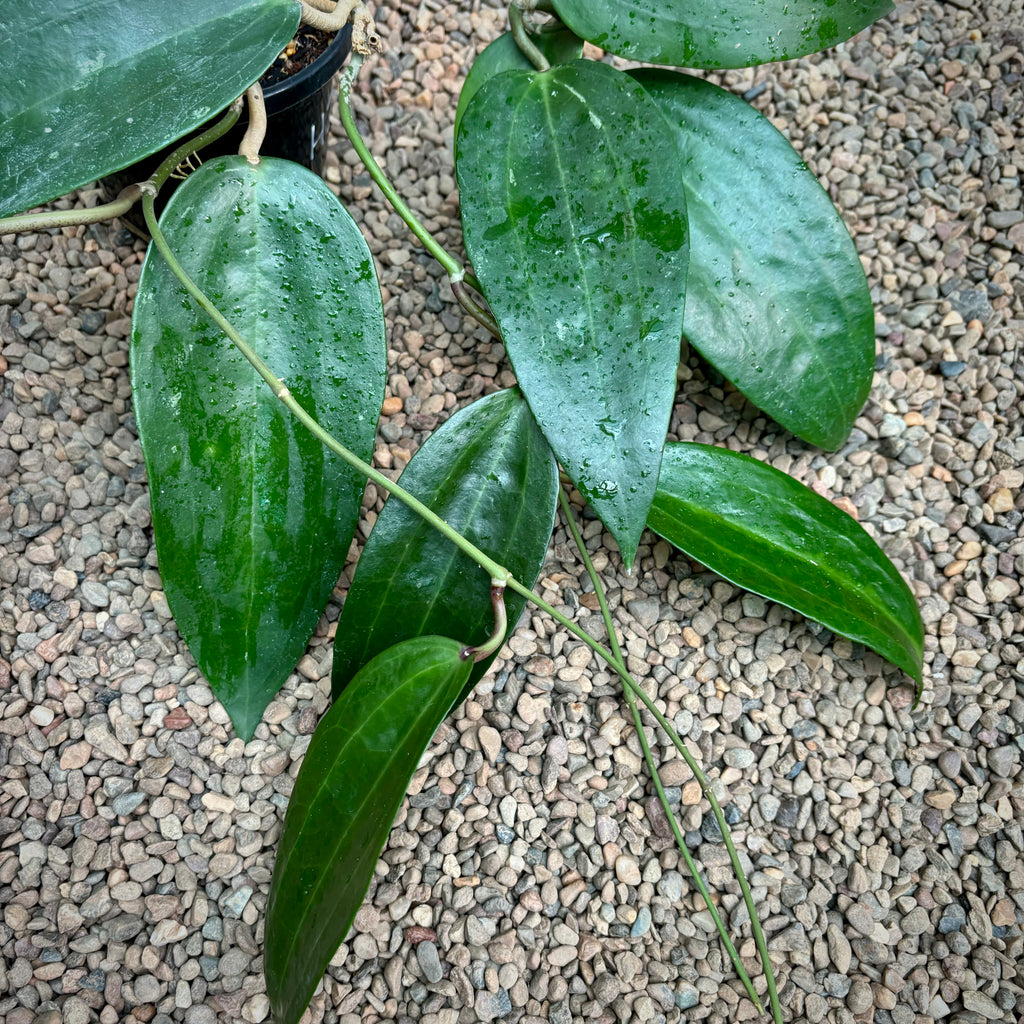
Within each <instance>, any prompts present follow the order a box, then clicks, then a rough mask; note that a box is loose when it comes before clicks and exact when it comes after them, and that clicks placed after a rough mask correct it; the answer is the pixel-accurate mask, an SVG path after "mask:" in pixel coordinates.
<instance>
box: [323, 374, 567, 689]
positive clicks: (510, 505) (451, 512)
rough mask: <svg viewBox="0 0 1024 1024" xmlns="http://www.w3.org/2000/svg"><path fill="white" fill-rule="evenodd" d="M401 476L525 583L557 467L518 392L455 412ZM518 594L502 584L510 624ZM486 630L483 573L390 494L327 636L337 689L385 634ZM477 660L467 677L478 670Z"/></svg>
mask: <svg viewBox="0 0 1024 1024" xmlns="http://www.w3.org/2000/svg"><path fill="white" fill-rule="evenodd" d="M402 486H403V487H405V488H406V489H407V490H409V491H411V492H412V493H413V494H414V495H415V496H416V497H417V498H419V499H420V501H422V502H424V503H425V504H426V505H428V506H429V507H430V508H431V510H432V511H434V512H436V513H437V514H438V515H439V516H440V517H441V518H442V519H443V520H444V521H445V522H446V523H448V525H449V526H452V527H454V528H455V529H456V530H458V531H459V533H461V534H462V536H463V537H465V538H466V539H467V540H470V541H472V542H473V543H474V544H475V545H476V546H477V547H479V548H480V549H481V550H482V551H483V552H484V553H485V554H487V555H489V556H490V557H491V558H493V559H494V560H495V561H497V562H498V563H499V564H501V565H504V566H505V568H506V569H508V570H509V571H510V572H511V573H512V575H513V576H515V578H516V579H518V580H519V581H520V582H522V583H524V584H525V585H526V586H528V587H532V586H533V584H534V582H535V581H536V579H537V576H538V574H539V573H540V569H541V566H542V565H543V563H544V555H545V553H546V552H547V548H548V541H549V540H550V539H551V531H552V529H553V528H554V522H555V510H556V507H557V504H558V467H557V466H556V464H555V458H554V455H553V454H552V452H551V448H550V446H549V445H548V443H547V441H545V440H544V437H543V435H542V434H541V432H540V430H539V429H538V428H537V424H536V423H535V422H534V419H533V416H532V415H531V414H530V410H529V408H528V407H527V405H526V402H525V401H524V400H523V397H522V395H521V394H520V393H519V392H518V391H514V390H508V391H499V392H497V393H496V394H493V395H489V396H488V397H487V398H482V399H480V400H479V401H477V402H474V403H473V404H472V405H470V406H467V408H465V409H462V410H461V411H459V412H457V413H456V414H455V415H454V416H452V418H451V419H450V420H448V422H447V423H445V424H444V426H442V427H441V428H440V429H439V430H438V431H436V432H435V433H434V434H432V435H431V436H430V437H429V438H428V439H427V441H426V442H425V443H424V445H423V447H422V448H420V450H419V451H418V452H417V453H416V455H415V456H414V457H413V459H412V461H411V462H410V463H409V465H408V467H407V468H406V469H405V471H404V472H403V473H402ZM525 604H526V600H525V598H523V597H520V596H519V595H518V594H514V593H513V592H512V591H510V590H506V592H505V608H506V611H507V612H508V620H509V625H510V627H514V626H515V623H516V621H517V620H518V618H519V616H520V615H521V614H522V611H523V608H524V606H525ZM493 629H494V614H493V610H492V608H491V599H490V583H489V582H488V579H487V576H486V575H485V574H484V573H483V571H482V570H481V569H480V568H479V566H477V565H476V563H475V562H473V561H472V560H471V559H470V558H468V557H467V556H466V555H464V554H462V552H460V551H459V550H458V549H457V548H456V547H455V546H454V545H453V544H452V543H451V542H450V541H448V540H446V539H445V538H444V537H442V536H441V534H439V533H438V532H437V531H436V530H435V529H434V528H433V527H431V526H429V525H427V524H426V523H425V522H424V521H423V520H422V519H420V517H419V516H417V515H416V514H415V513H413V512H410V511H409V509H408V508H407V507H406V506H405V505H403V504H402V503H401V502H400V501H398V500H395V499H390V500H389V501H388V502H387V504H386V505H385V506H384V509H383V511H382V512H381V514H380V515H379V516H378V517H377V522H376V523H375V524H374V527H373V532H372V533H371V534H370V538H369V540H367V542H366V546H365V547H364V548H363V552H362V554H361V555H360V556H359V565H358V567H357V569H356V575H355V578H354V579H353V581H352V586H351V588H350V590H349V592H348V596H347V597H346V599H345V606H344V608H343V609H342V613H341V618H340V619H339V621H338V629H337V634H336V636H335V641H334V676H333V689H334V695H335V697H337V696H338V695H339V694H340V693H341V691H342V690H343V689H344V687H345V686H346V684H347V683H348V681H349V680H350V679H351V678H352V676H353V675H355V673H356V672H357V671H358V670H359V669H360V668H361V667H362V666H363V665H365V664H366V662H368V661H369V660H370V659H371V658H373V657H374V656H375V655H376V654H378V653H379V652H380V651H383V650H385V649H386V648H388V647H390V646H391V645H392V644H396V643H398V642H399V641H401V640H406V639H409V638H411V637H415V636H421V635H424V634H430V633H433V634H440V635H447V636H459V637H462V638H463V639H464V640H465V641H466V642H467V643H472V644H482V643H483V642H484V641H485V640H486V639H487V638H488V636H490V634H491V633H492V632H493ZM493 660H494V659H493V656H492V657H490V658H487V659H485V660H483V661H481V662H479V663H478V664H477V665H476V666H475V667H474V670H473V674H472V676H471V678H470V683H469V685H470V686H472V685H474V684H475V683H476V682H477V681H478V680H479V679H480V678H481V677H482V676H483V675H484V673H485V672H486V671H487V669H488V667H489V666H490V664H491V662H492V661H493Z"/></svg>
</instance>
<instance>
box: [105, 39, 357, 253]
mask: <svg viewBox="0 0 1024 1024" xmlns="http://www.w3.org/2000/svg"><path fill="white" fill-rule="evenodd" d="M351 48H352V26H351V25H346V26H345V27H344V28H343V29H342V30H341V31H340V32H337V33H336V34H335V36H334V38H333V39H332V40H331V42H330V44H329V45H328V47H327V49H326V50H324V52H323V53H321V54H320V56H319V57H317V59H316V60H315V61H313V62H312V63H311V64H309V65H307V66H306V67H304V68H302V70H301V71H298V72H296V73H295V74H294V75H290V76H289V77H288V78H284V79H281V80H280V81H278V82H275V83H274V84H273V85H269V86H264V89H263V102H264V104H265V106H266V109H267V135H266V139H265V140H264V142H263V145H262V146H261V147H260V153H261V154H263V155H264V156H279V157H283V158H285V159H287V160H294V161H295V163H298V164H302V166H303V167H308V168H309V169H310V170H311V171H314V172H315V173H317V174H320V175H322V174H323V172H324V167H325V166H326V164H327V141H328V127H329V125H330V118H331V85H332V82H333V80H334V76H335V74H337V72H338V70H339V69H340V68H341V66H342V64H343V63H344V62H345V58H346V57H348V55H349V52H350V51H351ZM248 120H249V119H248V116H247V115H246V114H245V113H244V112H243V114H242V117H241V118H240V119H239V121H238V123H237V124H236V125H235V126H234V127H233V128H232V129H231V131H229V132H228V133H227V134H226V135H224V136H223V137H222V138H220V139H218V140H217V141H216V142H214V143H212V144H211V145H210V146H207V147H206V148H205V149H204V150H203V152H202V156H203V157H204V158H207V159H208V158H209V157H213V156H224V155H226V154H229V153H237V152H238V145H239V143H240V142H241V141H242V136H243V135H244V134H245V129H246V126H247V124H248ZM204 127H205V126H204ZM201 130H202V129H201V128H198V129H196V132H199V131H201ZM173 148H174V147H173V146H169V147H167V149H164V150H162V151H161V152H159V153H154V154H153V155H152V156H149V157H146V158H145V159H144V160H140V161H139V162H138V163H137V164H133V165H132V166H131V167H127V168H125V169H124V170H123V171H117V172H115V173H114V174H111V175H108V176H107V177H105V178H103V179H102V182H101V183H102V185H103V188H104V190H105V191H106V193H107V196H108V197H109V198H110V199H114V198H116V197H117V195H118V194H119V193H120V192H121V190H122V189H123V188H125V187H127V186H128V185H130V184H132V183H133V182H137V181H145V180H146V178H148V177H149V176H150V175H151V174H152V173H153V171H155V170H156V168H157V167H158V166H159V164H160V162H161V161H162V160H163V159H164V157H165V156H167V154H168V153H169V152H170V151H171V150H172V149H173ZM177 185H178V182H177V181H176V180H175V179H174V178H171V179H170V180H168V181H167V183H166V184H165V185H164V186H163V187H162V188H161V189H160V195H159V197H158V198H157V203H156V205H157V213H159V212H160V210H161V209H162V208H163V204H164V203H165V202H166V201H167V198H168V197H169V196H170V194H171V192H173V191H174V189H175V188H176V187H177ZM121 219H122V220H123V221H125V222H126V223H127V224H128V225H129V226H130V227H132V228H134V229H136V230H137V231H140V232H142V233H146V230H145V223H144V221H143V219H142V212H141V210H139V208H138V206H137V205H136V206H134V207H132V209H131V210H130V211H129V212H128V213H127V214H126V215H125V216H124V217H122V218H121Z"/></svg>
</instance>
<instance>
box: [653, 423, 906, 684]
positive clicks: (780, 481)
mask: <svg viewBox="0 0 1024 1024" xmlns="http://www.w3.org/2000/svg"><path fill="white" fill-rule="evenodd" d="M649 525H650V527H651V529H652V530H654V531H655V532H656V533H658V534H660V535H661V536H662V537H664V538H665V539H666V540H667V541H669V543H671V544H674V545H675V546H676V547H677V548H679V549H680V550H681V551H684V552H685V553H686V554H687V555H689V556H691V557H692V558H695V559H697V560H698V561H699V562H702V563H703V564H704V565H706V566H708V568H710V569H713V570H714V571H715V572H717V573H718V574H719V575H721V576H724V577H725V578H726V579H727V580H730V581H731V582H733V583H735V584H736V585H737V586H741V587H744V588H746V589H747V590H752V591H754V592H755V593H757V594H761V595H762V596H763V597H767V598H769V599H770V600H772V601H778V602H779V603H780V604H784V605H786V606H787V607H789V608H793V609H794V610H796V611H798V612H800V613H801V614H802V615H806V616H807V617H808V618H810V619H814V620H816V621H817V622H820V623H822V624H823V625H825V626H827V627H828V628H829V629H831V630H832V631H833V632H835V633H838V634H839V635H840V636H844V637H847V638H848V639H850V640H856V641H859V642H861V643H864V644H866V645H867V646H868V647H870V648H872V649H873V650H875V651H877V652H878V653H879V654H881V655H882V656H883V657H885V658H887V659H888V660H889V661H891V662H892V663H893V664H895V665H897V666H898V667H899V668H901V669H903V671H904V672H906V673H907V674H908V675H910V676H912V677H913V678H914V680H915V681H916V684H917V689H918V695H920V690H921V685H922V664H923V649H924V627H923V624H922V622H921V614H920V612H919V610H918V607H917V602H916V601H915V600H914V596H913V594H912V593H911V591H910V588H909V587H908V586H907V584H906V582H905V581H904V580H903V577H902V576H900V574H899V572H898V571H897V569H896V567H895V566H894V565H893V564H892V562H890V561H889V559H888V558H887V557H886V555H885V553H884V552H883V551H882V549H881V548H879V547H878V545H877V544H876V543H875V542H874V541H873V540H872V539H871V537H870V536H869V535H868V533H867V532H866V531H865V530H864V529H863V527H861V526H860V525H859V524H858V523H857V522H856V521H855V520H854V519H853V518H852V517H851V516H849V515H847V514H846V513H845V512H843V511H841V510H840V509H838V508H836V506H835V505H833V504H832V503H831V502H830V501H828V500H827V499H825V498H823V497H821V495H819V494H815V493H814V491H812V490H810V489H809V488H807V487H804V485H803V484H801V483H798V482H797V481H796V480H794V479H792V477H789V476H787V475H786V474H785V473H782V472H780V471H779V470H777V469H774V468H773V467H772V466H768V465H766V464H765V463H763V462H758V461H757V460H756V459H752V458H750V457H749V456H746V455H740V454H738V453H737V452H732V451H728V450H726V449H724V448H714V447H709V446H707V445H701V444H682V443H679V444H677V443H672V444H667V445H666V446H665V455H664V459H663V460H662V464H661V479H660V481H659V484H658V493H657V494H656V495H655V498H654V504H653V505H652V506H651V515H650V520H649Z"/></svg>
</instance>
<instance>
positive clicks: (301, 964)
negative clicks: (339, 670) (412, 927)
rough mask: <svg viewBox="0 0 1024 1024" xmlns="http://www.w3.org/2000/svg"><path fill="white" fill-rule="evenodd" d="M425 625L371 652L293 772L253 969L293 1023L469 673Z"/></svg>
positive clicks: (280, 1018) (280, 1015)
mask: <svg viewBox="0 0 1024 1024" xmlns="http://www.w3.org/2000/svg"><path fill="white" fill-rule="evenodd" d="M461 648H462V644H460V643H458V642H456V641H455V640H446V639H442V638H441V637H436V636H425V637H419V638H418V639H415V640H407V641H406V642H405V643H402V644H399V645H398V646H397V647H392V648H389V649H388V650H386V651H384V652H383V653H381V654H379V655H377V657H376V658H374V659H373V661H371V662H370V663H369V664H368V665H367V666H366V667H365V668H363V669H362V670H361V671H360V672H359V674H358V675H357V676H356V677H355V679H353V680H352V682H351V684H350V685H349V686H348V687H347V688H346V690H345V692H344V693H343V694H342V695H341V697H340V698H339V699H338V700H337V701H335V703H334V705H333V706H332V707H331V709H330V710H329V711H328V712H327V714H326V716H325V717H324V720H323V721H322V722H321V723H320V725H319V727H318V728H317V730H316V732H315V733H314V735H313V739H312V741H311V742H310V745H309V750H308V751H307V752H306V756H305V759H304V760H303V762H302V769H301V770H300V772H299V777H298V779H297V780H296V782H295V788H294V789H293V791H292V795H291V798H290V799H289V802H288V813H287V815H286V816H285V822H284V834H283V835H282V837H281V842H280V844H279V846H278V850H277V862H276V864H275V865H274V878H273V882H272V884H271V887H270V899H269V901H268V903H267V923H266V952H265V955H264V974H265V976H266V979H267V993H268V995H269V997H270V1005H271V1011H272V1012H273V1016H274V1020H275V1021H276V1022H277V1024H296V1022H297V1021H298V1020H299V1019H300V1017H301V1016H302V1013H303V1011H304V1010H305V1008H306V1006H307V1004H308V1003H309V1001H310V999H311V998H312V996H313V992H314V991H315V989H316V986H317V984H318V982H319V981H320V978H321V977H322V975H323V973H324V971H325V970H326V969H327V965H328V964H329V963H330V960H331V957H333V956H334V953H335V951H336V950H337V948H338V946H339V945H340V944H341V942H342V940H343V939H344V938H345V935H346V934H347V932H348V930H349V928H350V927H351V925H352V920H353V918H354V917H355V915H356V911H357V910H358V909H359V906H360V904H361V903H362V901H363V897H364V896H365V894H366V890H367V887H368V886H369V884H370V880H371V879H372V877H373V871H374V868H375V866H376V864H377V858H378V857H379V856H380V852H381V850H382V848H383V847H384V844H385V842H386V841H387V837H388V833H389V832H390V831H391V826H392V823H393V822H394V820H395V815H396V814H397V813H398V809H399V807H401V804H402V798H403V797H404V796H405V791H406V790H407V789H408V787H409V780H410V779H411V778H412V775H413V772H414V771H415V770H416V766H417V764H418V762H419V759H420V757H421V756H422V754H423V751H424V750H425V749H426V748H427V745H428V744H429V743H430V739H431V737H432V736H433V735H434V732H435V730H436V729H437V727H438V726H439V725H440V724H441V722H442V721H443V720H444V718H445V716H446V715H447V714H448V712H449V711H450V710H451V707H452V704H453V703H454V701H455V699H456V698H457V697H458V694H459V692H460V691H461V689H462V688H463V686H464V685H465V683H466V680H467V679H468V677H469V672H470V666H471V664H472V662H470V661H463V660H462V659H461V658H460V657H459V651H460V650H461Z"/></svg>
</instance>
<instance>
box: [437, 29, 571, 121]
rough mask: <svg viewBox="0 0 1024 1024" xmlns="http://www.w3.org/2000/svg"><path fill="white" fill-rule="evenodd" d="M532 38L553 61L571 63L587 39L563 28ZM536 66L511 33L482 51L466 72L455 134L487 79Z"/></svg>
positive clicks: (541, 33) (457, 110) (539, 48)
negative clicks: (524, 53) (471, 102)
mask: <svg viewBox="0 0 1024 1024" xmlns="http://www.w3.org/2000/svg"><path fill="white" fill-rule="evenodd" d="M530 39H531V41H532V42H533V43H535V44H536V46H537V49H538V50H540V52H541V53H543V54H544V56H545V57H547V59H548V62H549V63H551V64H568V63H569V62H570V61H573V60H579V58H580V57H582V56H583V40H582V39H580V38H579V36H575V35H573V34H572V32H569V31H567V30H565V29H559V30H558V31H555V32H539V33H537V34H536V35H531V36H530ZM532 70H533V65H532V64H531V63H530V61H529V59H528V58H527V57H525V56H524V55H523V51H522V50H520V49H519V47H518V46H517V45H516V41H515V39H514V38H513V37H512V33H511V32H506V33H505V34H504V35H500V36H498V38H497V39H495V40H494V42H493V43H490V44H489V45H488V46H487V48H486V49H485V50H484V51H483V53H481V54H480V56H479V57H477V59H476V60H475V61H473V66H472V67H471V68H470V69H469V74H468V75H466V81H465V82H463V83H462V91H461V92H460V93H459V105H458V107H457V109H456V111H455V134H456V135H458V133H459V125H460V124H461V123H462V115H463V114H464V113H465V112H466V107H467V106H468V105H469V101H470V100H471V99H472V98H473V97H474V96H475V95H476V94H477V92H478V91H479V89H480V87H481V86H482V85H483V84H484V82H486V81H488V80H489V79H491V78H493V77H494V76H495V75H500V74H501V73H502V72H503V71H532Z"/></svg>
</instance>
